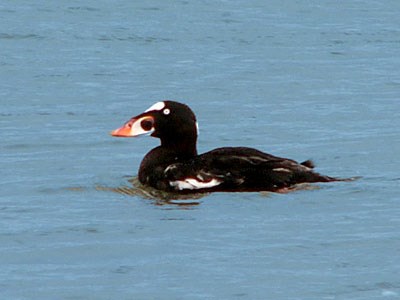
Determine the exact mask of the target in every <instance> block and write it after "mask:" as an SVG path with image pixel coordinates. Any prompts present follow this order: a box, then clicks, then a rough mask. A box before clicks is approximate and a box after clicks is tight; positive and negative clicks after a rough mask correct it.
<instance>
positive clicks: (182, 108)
mask: <svg viewBox="0 0 400 300" xmlns="http://www.w3.org/2000/svg"><path fill="white" fill-rule="evenodd" d="M111 135H112V136H115V137H137V136H142V135H150V136H152V137H156V138H159V139H160V140H161V146H162V147H167V148H175V149H176V150H177V151H190V152H194V153H195V154H197V151H196V142H197V135H198V125H197V121H196V116H195V115H194V113H193V111H192V110H191V109H190V108H189V107H188V106H187V105H185V104H183V103H179V102H175V101H169V100H165V101H162V102H157V103H155V104H154V105H152V106H151V107H149V108H148V109H147V110H146V111H145V112H143V113H142V114H140V115H138V116H136V117H133V118H131V119H130V120H129V121H128V122H126V123H125V124H124V125H123V126H122V127H120V128H118V129H115V130H113V131H112V132H111ZM195 154H194V155H195Z"/></svg>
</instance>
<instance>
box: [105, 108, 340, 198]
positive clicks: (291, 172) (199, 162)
mask: <svg viewBox="0 0 400 300" xmlns="http://www.w3.org/2000/svg"><path fill="white" fill-rule="evenodd" d="M111 135H113V136H116V137H136V136H141V135H151V136H153V137H156V138H159V139H160V140H161V145H160V146H158V147H156V148H154V149H153V150H151V151H150V152H149V153H147V155H146V156H145V157H144V159H143V161H142V163H141V165H140V169H139V181H140V182H141V183H142V184H144V185H148V186H151V187H153V188H156V189H159V190H164V191H171V192H181V193H185V192H186V193H188V192H212V191H225V192H242V191H272V192H282V191H285V190H288V189H290V188H293V186H295V185H296V184H299V183H306V182H330V181H341V180H342V179H339V178H334V177H329V176H324V175H321V174H318V173H315V172H313V170H312V169H313V168H314V164H313V163H312V161H310V160H307V161H305V162H302V163H298V162H296V161H294V160H291V159H287V158H281V157H277V156H273V155H271V154H267V153H264V152H261V151H259V150H256V149H253V148H247V147H224V148H217V149H215V150H212V151H209V152H207V153H204V154H200V155H198V154H197V148H196V142H197V135H198V125H197V121H196V117H195V115H194V113H193V111H192V110H191V109H190V108H189V107H188V106H187V105H185V104H182V103H179V102H175V101H162V102H158V103H156V104H154V105H153V106H151V107H150V108H149V109H147V110H146V111H145V112H144V113H142V114H140V115H138V116H136V117H133V118H132V119H130V120H129V121H128V122H126V123H125V124H124V125H123V126H122V127H121V128H118V129H116V130H114V131H112V132H111Z"/></svg>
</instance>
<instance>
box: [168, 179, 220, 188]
mask: <svg viewBox="0 0 400 300" xmlns="http://www.w3.org/2000/svg"><path fill="white" fill-rule="evenodd" d="M221 183H222V181H220V180H218V179H216V178H214V179H212V180H210V181H207V182H205V181H199V180H197V179H195V178H186V179H184V180H176V181H170V182H169V185H170V186H172V187H174V188H175V189H177V190H180V191H182V190H199V189H209V188H212V187H214V186H217V185H220V184H221Z"/></svg>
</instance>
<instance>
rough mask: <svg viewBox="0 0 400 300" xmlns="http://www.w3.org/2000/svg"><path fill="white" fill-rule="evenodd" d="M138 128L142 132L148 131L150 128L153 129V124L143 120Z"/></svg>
mask: <svg viewBox="0 0 400 300" xmlns="http://www.w3.org/2000/svg"><path fill="white" fill-rule="evenodd" d="M140 126H141V127H142V128H143V130H145V131H149V130H151V128H153V122H152V121H150V120H143V121H142V122H140Z"/></svg>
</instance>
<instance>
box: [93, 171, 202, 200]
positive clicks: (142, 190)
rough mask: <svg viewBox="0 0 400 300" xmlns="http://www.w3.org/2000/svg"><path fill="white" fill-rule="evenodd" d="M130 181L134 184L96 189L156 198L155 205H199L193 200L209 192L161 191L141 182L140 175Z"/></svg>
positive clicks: (99, 186) (129, 180) (97, 187)
mask: <svg viewBox="0 0 400 300" xmlns="http://www.w3.org/2000/svg"><path fill="white" fill-rule="evenodd" d="M128 182H129V183H130V184H132V186H119V187H106V186H101V185H98V186H96V190H98V191H111V192H114V193H119V194H124V195H128V196H138V197H142V198H146V199H151V200H155V202H154V204H155V205H166V204H172V205H179V206H192V205H199V204H200V202H199V201H192V200H196V199H200V198H202V197H204V196H206V195H208V193H193V194H179V193H170V192H165V191H160V190H157V189H154V188H152V187H149V186H145V185H143V184H141V183H140V182H139V179H138V177H137V176H136V177H131V178H129V179H128Z"/></svg>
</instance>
